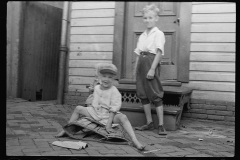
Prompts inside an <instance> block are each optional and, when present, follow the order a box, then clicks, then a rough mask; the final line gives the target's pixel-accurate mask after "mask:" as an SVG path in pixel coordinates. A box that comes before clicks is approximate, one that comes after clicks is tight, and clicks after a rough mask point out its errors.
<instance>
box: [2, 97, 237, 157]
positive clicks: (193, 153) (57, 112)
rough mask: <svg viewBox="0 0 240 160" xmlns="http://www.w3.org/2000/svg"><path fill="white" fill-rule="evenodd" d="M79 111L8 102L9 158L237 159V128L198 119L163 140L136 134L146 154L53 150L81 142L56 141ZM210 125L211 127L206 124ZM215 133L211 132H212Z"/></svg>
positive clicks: (127, 149) (124, 148) (94, 146)
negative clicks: (235, 130) (60, 144)
mask: <svg viewBox="0 0 240 160" xmlns="http://www.w3.org/2000/svg"><path fill="white" fill-rule="evenodd" d="M74 108H75V107H74V106H69V105H55V104H54V101H45V102H44V101H39V102H29V101H26V100H23V99H19V98H15V99H7V123H6V155H7V156H101V157H102V156H118V157H119V156H125V157H126V156H127V157H145V156H151V157H233V156H234V148H235V132H234V129H235V128H234V126H229V125H228V126H227V125H221V124H218V123H214V122H211V121H199V120H194V119H183V120H181V128H180V129H179V130H177V131H171V132H168V135H167V137H162V136H160V135H158V134H157V130H154V131H144V132H141V131H135V133H136V135H137V138H138V139H139V140H140V141H141V142H142V143H143V144H145V145H146V146H147V147H146V150H155V149H161V150H159V151H157V152H153V153H143V152H139V151H138V150H137V149H136V148H134V147H131V146H128V145H112V144H106V143H98V142H92V141H85V142H86V143H88V147H87V148H85V149H82V150H73V149H65V148H61V147H57V146H53V145H52V144H51V143H52V142H54V141H65V140H68V141H77V140H74V139H71V138H55V137H54V135H56V134H57V133H58V132H59V131H60V130H61V129H62V125H65V124H66V123H67V121H68V119H69V117H70V115H71V113H72V111H73V109H74ZM206 122H207V123H206ZM210 131H211V132H210ZM201 139H202V140H201Z"/></svg>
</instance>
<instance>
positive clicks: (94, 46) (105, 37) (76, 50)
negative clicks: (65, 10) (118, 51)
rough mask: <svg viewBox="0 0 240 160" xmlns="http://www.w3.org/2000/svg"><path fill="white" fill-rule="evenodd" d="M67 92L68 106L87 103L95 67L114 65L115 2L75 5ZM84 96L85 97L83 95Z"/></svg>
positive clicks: (71, 19) (70, 36)
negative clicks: (98, 64)
mask: <svg viewBox="0 0 240 160" xmlns="http://www.w3.org/2000/svg"><path fill="white" fill-rule="evenodd" d="M70 8H71V9H70V12H71V13H70V35H69V40H70V42H69V43H70V44H69V62H68V79H67V84H68V85H67V86H68V88H67V92H66V93H65V96H64V97H65V99H64V103H71V104H76V103H81V102H84V100H85V99H86V96H87V95H88V91H89V90H88V89H87V88H86V85H89V84H92V83H93V80H94V79H95V77H94V76H95V75H94V65H95V64H97V63H112V56H113V33H114V14H115V2H99V1H98V2H72V3H71V7H70ZM80 95H81V96H80Z"/></svg>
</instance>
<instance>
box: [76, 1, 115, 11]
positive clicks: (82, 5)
mask: <svg viewBox="0 0 240 160" xmlns="http://www.w3.org/2000/svg"><path fill="white" fill-rule="evenodd" d="M99 8H115V2H99V1H95V2H94V1H91V2H74V3H73V4H72V9H73V10H74V9H82V10H84V9H99Z"/></svg>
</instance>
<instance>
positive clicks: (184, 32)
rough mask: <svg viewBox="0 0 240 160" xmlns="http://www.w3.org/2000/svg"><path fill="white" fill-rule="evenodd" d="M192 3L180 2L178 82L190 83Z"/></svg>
mask: <svg viewBox="0 0 240 160" xmlns="http://www.w3.org/2000/svg"><path fill="white" fill-rule="evenodd" d="M191 17H192V2H180V13H179V18H180V28H179V48H178V52H179V53H178V76H177V77H178V81H181V82H188V81H189V59H190V43H191V39H190V37H191V20H192V18H191Z"/></svg>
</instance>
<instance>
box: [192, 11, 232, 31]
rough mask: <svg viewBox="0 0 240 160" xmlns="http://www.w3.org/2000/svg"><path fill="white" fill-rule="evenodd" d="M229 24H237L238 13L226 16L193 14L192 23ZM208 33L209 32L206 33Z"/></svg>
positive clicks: (226, 14)
mask: <svg viewBox="0 0 240 160" xmlns="http://www.w3.org/2000/svg"><path fill="white" fill-rule="evenodd" d="M200 22H201V23H206V22H210V23H216V22H217V23H219V22H221V23H223V24H224V23H227V22H229V23H230V22H236V13H225V14H192V23H200ZM206 32H207V31H206Z"/></svg>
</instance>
